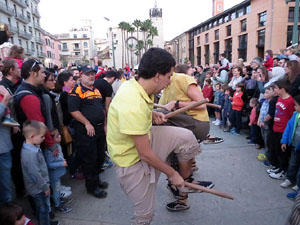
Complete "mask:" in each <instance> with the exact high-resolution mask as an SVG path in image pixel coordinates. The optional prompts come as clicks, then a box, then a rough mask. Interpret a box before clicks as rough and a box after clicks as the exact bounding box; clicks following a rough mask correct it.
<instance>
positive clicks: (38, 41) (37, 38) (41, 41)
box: [35, 37, 44, 45]
mask: <svg viewBox="0 0 300 225" xmlns="http://www.w3.org/2000/svg"><path fill="white" fill-rule="evenodd" d="M35 42H36V43H38V44H41V45H43V44H44V40H43V39H42V38H39V37H36V38H35Z"/></svg>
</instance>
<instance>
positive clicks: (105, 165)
mask: <svg viewBox="0 0 300 225" xmlns="http://www.w3.org/2000/svg"><path fill="white" fill-rule="evenodd" d="M112 166H113V164H112V162H110V161H109V160H107V159H106V160H105V161H104V163H103V164H102V167H101V169H104V170H105V169H107V168H111V167H112Z"/></svg>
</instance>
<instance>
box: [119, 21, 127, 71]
mask: <svg viewBox="0 0 300 225" xmlns="http://www.w3.org/2000/svg"><path fill="white" fill-rule="evenodd" d="M125 23H126V22H124V21H123V22H120V23H119V25H118V26H119V29H121V32H122V68H124V47H125V45H124V39H125V38H124V36H125V32H124V30H125Z"/></svg>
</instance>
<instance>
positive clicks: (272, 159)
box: [267, 128, 279, 168]
mask: <svg viewBox="0 0 300 225" xmlns="http://www.w3.org/2000/svg"><path fill="white" fill-rule="evenodd" d="M274 135H275V134H274V131H273V128H270V129H269V133H268V137H267V145H268V150H269V157H268V159H269V161H270V163H271V165H272V166H274V167H276V168H279V162H278V159H277V157H276V152H275V144H274V142H273V140H274Z"/></svg>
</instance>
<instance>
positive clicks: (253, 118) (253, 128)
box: [248, 98, 260, 148]
mask: <svg viewBox="0 0 300 225" xmlns="http://www.w3.org/2000/svg"><path fill="white" fill-rule="evenodd" d="M258 104H259V102H258V99H257V98H251V99H250V107H251V108H252V110H251V113H250V116H249V119H250V122H249V126H250V141H249V142H248V144H255V145H256V148H259V147H260V146H259V145H258V143H257V136H258V126H257V120H258V114H257V112H256V110H257V106H258Z"/></svg>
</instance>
